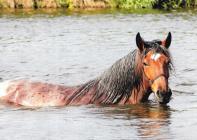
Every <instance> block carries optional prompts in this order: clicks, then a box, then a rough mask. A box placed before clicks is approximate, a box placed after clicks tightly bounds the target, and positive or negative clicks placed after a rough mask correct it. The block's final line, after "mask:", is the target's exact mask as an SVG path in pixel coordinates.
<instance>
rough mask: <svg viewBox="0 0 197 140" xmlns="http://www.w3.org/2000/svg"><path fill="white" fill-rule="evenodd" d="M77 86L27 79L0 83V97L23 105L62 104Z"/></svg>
mask: <svg viewBox="0 0 197 140" xmlns="http://www.w3.org/2000/svg"><path fill="white" fill-rule="evenodd" d="M76 90H77V87H65V86H62V85H54V84H48V83H42V82H32V81H29V80H13V81H5V82H2V83H0V99H1V100H2V101H6V102H9V103H14V104H18V105H23V106H33V107H41V106H64V105H65V104H66V103H67V101H68V99H69V98H70V97H71V96H72V95H73V94H74V92H75V91H76Z"/></svg>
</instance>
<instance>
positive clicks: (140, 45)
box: [136, 32, 144, 52]
mask: <svg viewBox="0 0 197 140" xmlns="http://www.w3.org/2000/svg"><path fill="white" fill-rule="evenodd" d="M136 44H137V47H138V48H139V50H140V51H141V52H142V51H143V50H144V40H143V38H141V36H140V33H139V32H138V33H137V35H136Z"/></svg>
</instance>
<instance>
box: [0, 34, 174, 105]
mask: <svg viewBox="0 0 197 140" xmlns="http://www.w3.org/2000/svg"><path fill="white" fill-rule="evenodd" d="M170 43H171V33H169V34H168V36H167V38H166V39H165V40H163V41H161V40H153V41H144V40H143V38H141V36H140V34H139V33H138V34H137V35H136V44H137V47H138V48H137V49H135V50H134V51H132V52H130V53H129V54H128V55H126V56H124V57H123V58H121V59H119V60H118V61H116V62H115V63H114V64H113V65H112V66H111V67H110V68H109V69H107V70H106V71H105V72H104V73H103V74H101V76H99V77H97V78H95V79H93V80H91V81H89V82H87V83H85V84H82V85H79V86H73V87H67V86H63V85H55V84H49V83H42V82H33V81H30V80H13V81H5V82H2V83H0V99H1V100H2V101H6V102H9V103H15V104H19V105H23V106H32V107H34V106H35V107H41V106H64V105H84V104H136V103H140V102H146V101H148V97H149V95H150V94H151V93H152V92H153V93H154V94H155V97H156V99H157V101H158V102H159V103H162V104H166V103H168V102H169V101H170V97H171V95H172V93H171V90H170V88H169V86H168V78H169V70H170V65H171V58H170V54H169V51H168V48H169V46H170Z"/></svg>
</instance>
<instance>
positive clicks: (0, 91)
mask: <svg viewBox="0 0 197 140" xmlns="http://www.w3.org/2000/svg"><path fill="white" fill-rule="evenodd" d="M9 86H10V81H4V82H1V83H0V98H1V97H3V96H6V95H7V89H8V87H9Z"/></svg>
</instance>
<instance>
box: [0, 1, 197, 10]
mask: <svg viewBox="0 0 197 140" xmlns="http://www.w3.org/2000/svg"><path fill="white" fill-rule="evenodd" d="M196 6H197V0H0V8H2V9H5V8H8V9H9V8H11V9H39V8H68V9H75V8H79V9H85V8H86V9H87V8H96V9H97V8H117V9H140V8H149V9H152V8H153V9H165V10H169V9H179V8H195V7H196Z"/></svg>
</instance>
